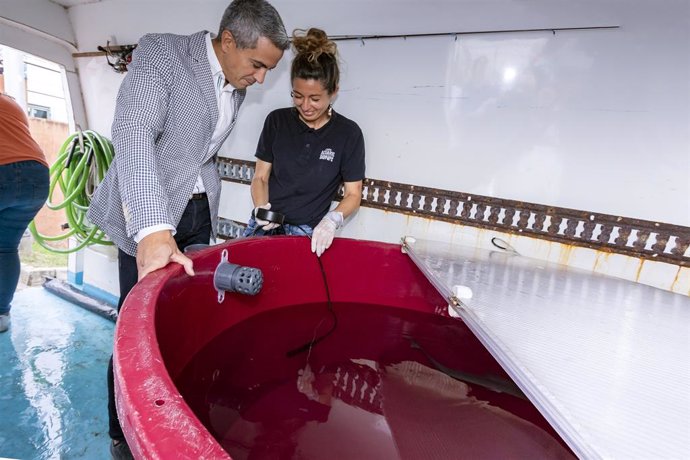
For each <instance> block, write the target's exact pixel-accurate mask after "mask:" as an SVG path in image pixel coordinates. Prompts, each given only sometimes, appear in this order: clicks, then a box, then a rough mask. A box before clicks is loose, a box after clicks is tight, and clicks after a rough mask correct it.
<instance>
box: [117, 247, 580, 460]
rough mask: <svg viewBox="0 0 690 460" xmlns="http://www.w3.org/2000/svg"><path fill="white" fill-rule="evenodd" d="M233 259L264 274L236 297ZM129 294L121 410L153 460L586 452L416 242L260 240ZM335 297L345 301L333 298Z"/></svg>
mask: <svg viewBox="0 0 690 460" xmlns="http://www.w3.org/2000/svg"><path fill="white" fill-rule="evenodd" d="M223 250H227V254H228V259H229V261H230V262H231V263H234V264H237V265H240V266H247V267H255V268H258V269H260V270H261V271H262V273H263V286H262V288H261V290H260V292H259V293H258V294H256V295H244V294H239V293H236V292H228V293H226V294H225V296H224V299H223V301H222V302H219V295H218V292H217V291H216V289H215V288H214V283H213V275H214V271H215V270H216V267H217V266H218V264H219V263H220V262H221V254H222V252H223ZM191 257H192V258H193V260H194V268H195V271H196V276H194V277H189V276H187V275H186V274H185V273H184V271H183V270H182V268H181V267H180V266H175V265H173V266H170V267H168V268H166V269H164V270H160V271H158V272H155V273H153V274H151V275H149V276H148V277H146V279H145V280H143V281H142V282H141V283H139V284H138V285H137V286H136V287H135V288H134V289H133V290H132V292H131V294H130V295H129V297H128V298H127V300H126V302H125V304H124V307H123V310H122V312H121V315H120V318H119V320H118V324H117V329H116V334H115V354H114V359H115V369H116V371H115V385H116V395H117V405H118V414H119V416H120V420H121V423H122V426H123V429H124V432H125V435H126V437H127V441H128V443H129V445H130V446H131V448H132V451H133V453H134V455H135V456H136V457H137V458H145V459H171V458H176V459H179V458H189V459H223V458H235V459H245V458H302V459H319V458H328V459H332V458H352V459H362V458H377V459H381V458H404V459H416V458H419V459H431V458H438V459H441V458H444V459H445V458H466V457H479V458H499V457H500V458H572V453H571V451H570V450H569V449H568V447H567V446H566V445H565V444H564V442H563V441H562V440H561V438H559V437H558V435H557V434H556V433H555V432H554V430H553V429H552V428H551V427H550V425H549V424H548V423H547V422H546V420H545V419H544V418H543V417H542V416H541V415H540V413H539V412H538V411H537V410H536V408H535V407H534V406H533V405H532V404H531V403H530V402H529V401H528V400H527V399H526V398H525V397H524V395H523V394H522V393H521V391H520V389H519V388H518V387H517V386H516V385H515V384H514V383H513V381H512V380H511V379H510V378H509V376H508V375H507V374H506V373H505V372H504V371H503V369H502V368H501V366H499V364H498V363H497V362H496V361H495V360H494V359H493V358H492V356H491V354H490V353H489V352H487V350H486V349H484V347H483V346H482V345H481V343H480V342H479V341H478V340H477V339H476V338H475V336H474V335H473V334H472V332H471V331H470V330H469V329H468V328H467V327H466V325H465V324H464V323H463V322H462V320H460V319H458V318H454V317H451V316H450V315H449V314H448V305H447V302H446V300H444V298H443V297H441V295H440V294H439V293H438V292H437V291H436V290H435V289H434V287H433V286H432V285H431V284H430V283H429V281H428V280H427V279H426V278H425V277H424V275H423V274H422V273H421V271H419V270H418V269H417V267H416V266H415V265H414V264H413V263H412V261H411V260H410V259H409V258H408V257H407V256H406V255H405V254H403V253H402V252H401V249H400V246H397V245H392V244H383V243H375V242H367V241H355V240H348V239H337V240H336V241H335V242H334V244H333V246H332V247H331V248H330V249H329V250H328V251H327V252H326V253H325V254H324V255H323V256H322V257H321V265H320V264H319V259H317V258H316V256H315V255H314V254H312V253H311V251H310V248H309V241H308V239H307V238H305V237H287V236H285V237H270V238H250V239H242V240H235V241H231V242H228V243H225V244H222V245H218V246H212V247H209V248H207V249H205V250H202V251H199V252H195V253H192V255H191ZM329 297H330V301H329Z"/></svg>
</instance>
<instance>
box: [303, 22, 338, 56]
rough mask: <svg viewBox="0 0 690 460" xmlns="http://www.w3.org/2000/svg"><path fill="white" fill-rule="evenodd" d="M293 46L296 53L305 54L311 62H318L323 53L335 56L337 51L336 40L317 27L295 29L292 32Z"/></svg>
mask: <svg viewBox="0 0 690 460" xmlns="http://www.w3.org/2000/svg"><path fill="white" fill-rule="evenodd" d="M292 46H293V48H294V49H295V54H297V55H300V54H301V55H305V56H306V58H307V60H308V61H309V62H316V61H317V60H318V59H319V56H321V55H322V54H330V55H331V56H332V57H335V56H336V53H337V46H336V44H335V42H334V41H333V40H330V39H329V38H328V35H326V32H324V31H323V30H321V29H317V28H315V27H312V28H310V29H309V30H307V31H305V30H304V29H295V31H294V32H293V33H292Z"/></svg>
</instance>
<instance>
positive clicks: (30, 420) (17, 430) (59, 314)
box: [0, 287, 114, 460]
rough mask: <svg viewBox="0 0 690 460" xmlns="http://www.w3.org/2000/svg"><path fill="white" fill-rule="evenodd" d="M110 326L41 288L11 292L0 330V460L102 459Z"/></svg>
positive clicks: (105, 437)
mask: <svg viewBox="0 0 690 460" xmlns="http://www.w3.org/2000/svg"><path fill="white" fill-rule="evenodd" d="M113 328H114V324H113V323H112V322H111V321H108V320H106V319H104V318H101V317H100V316H97V315H96V314H94V313H91V312H88V311H86V310H84V309H82V308H80V307H77V306H75V305H73V304H71V303H69V302H67V301H65V300H62V299H60V298H58V297H56V296H54V295H52V294H51V293H49V292H47V291H45V290H44V289H43V288H42V287H37V288H27V289H24V290H20V291H18V292H17V293H16V294H15V298H14V301H13V302H12V326H11V328H10V330H9V331H7V332H5V333H2V334H0V457H7V458H16V459H65V460H66V459H107V458H110V455H109V453H108V435H107V409H106V405H107V403H106V401H107V388H106V368H107V365H108V358H109V357H110V353H111V351H112V335H113Z"/></svg>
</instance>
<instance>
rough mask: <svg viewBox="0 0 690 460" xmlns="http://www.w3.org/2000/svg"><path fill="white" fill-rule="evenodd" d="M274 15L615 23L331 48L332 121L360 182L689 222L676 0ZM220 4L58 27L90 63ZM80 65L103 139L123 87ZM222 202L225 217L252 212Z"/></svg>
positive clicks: (448, 24) (486, 24)
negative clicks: (93, 54) (336, 78)
mask: <svg viewBox="0 0 690 460" xmlns="http://www.w3.org/2000/svg"><path fill="white" fill-rule="evenodd" d="M274 4H275V6H276V7H277V8H278V10H279V11H281V13H282V15H283V17H284V20H285V22H286V26H287V28H288V29H289V30H292V29H293V28H295V27H308V26H311V25H315V26H319V27H322V28H324V29H325V30H326V31H327V32H329V33H330V34H334V35H341V34H399V33H410V34H412V33H424V32H444V31H448V32H450V31H468V30H469V31H479V30H493V29H518V28H520V29H521V28H549V27H554V28H555V27H577V26H598V25H619V26H620V28H619V29H614V30H599V31H569V32H558V33H556V34H555V35H554V34H552V33H550V32H546V33H544V32H532V33H506V34H496V35H462V36H459V37H458V39H457V40H454V38H453V37H432V38H409V39H407V40H404V39H386V40H366V41H365V42H364V44H362V43H361V42H359V41H350V42H339V48H340V51H341V58H342V63H343V67H342V69H343V76H342V82H341V92H340V95H339V98H338V100H337V102H336V108H337V110H339V111H341V112H342V113H343V114H345V115H347V116H349V117H351V118H353V119H354V120H356V121H357V122H358V123H359V124H360V126H361V127H362V129H363V130H364V132H365V137H366V142H367V175H368V176H369V177H373V178H379V179H388V180H392V181H396V182H405V183H413V184H419V185H425V186H430V187H437V188H444V189H450V190H457V191H463V192H470V193H478V194H483V195H490V196H496V197H500V198H510V199H516V200H524V201H529V202H536V203H542V204H549V205H556V206H563V207H569V208H575V209H583V210H587V211H595V212H602V213H609V214H619V215H623V216H628V217H637V218H643V219H649V220H657V221H662V222H669V223H675V224H680V225H690V185H689V183H690V180H689V178H690V87H689V86H688V85H689V82H690V32H689V31H690V7H689V2H688V1H687V0H665V1H664V2H663V3H661V4H660V3H659V2H657V1H655V0H628V1H620V0H602V1H596V2H595V1H578V2H573V1H569V0H568V1H567V0H548V1H547V0H533V1H529V2H525V1H518V0H495V1H482V2H479V1H454V2H450V1H438V0H436V1H431V2H412V1H397V0H387V1H368V2H364V1H356V2H352V1H351V2H340V1H338V2H336V1H323V0H321V1H304V0H302V1H295V0H290V1H288V0H275V1H274ZM226 5H227V3H226V2H225V1H223V2H219V1H206V2H194V3H193V4H192V3H191V2H181V1H169V2H157V1H149V2H134V1H115V2H114V1H107V0H106V1H103V2H98V3H92V4H87V5H83V6H77V7H73V8H71V9H70V10H69V15H70V19H71V21H72V23H73V24H74V26H75V31H76V37H77V41H78V43H79V48H80V51H93V50H95V49H96V47H97V46H98V45H99V44H101V45H102V44H105V41H106V40H107V39H109V38H111V37H114V38H115V40H116V41H117V43H119V44H127V43H134V42H136V40H137V39H138V37H139V36H140V35H142V34H143V33H146V32H149V31H157V32H163V31H173V32H178V33H191V32H194V31H196V30H200V29H204V28H205V29H210V30H215V29H216V27H217V23H218V20H219V18H220V15H221V13H222V11H223V9H224V8H225V6H226ZM162 8H164V9H165V13H166V14H165V15H161V14H160V12H161V9H162ZM126 11H130V12H134V11H136V14H127V17H126V21H125V23H126V27H122V26H121V25H120V22H119V21H117V20H115V18H117V17H121V16H122V15H123V14H124V13H125V12H126ZM192 13H193V14H192ZM289 57H290V56H289V55H288V56H287V58H286V59H284V60H283V61H282V62H281V64H280V65H279V67H278V68H277V69H276V70H275V71H273V72H272V74H271V75H269V77H268V80H267V83H266V84H265V85H264V86H263V87H257V88H251V89H250V91H249V94H248V97H247V99H246V102H245V105H244V106H243V108H242V115H241V117H240V121H239V124H238V126H237V130H236V132H235V133H233V135H232V136H231V139H230V141H229V142H228V143H227V145H226V146H225V148H224V150H223V154H224V155H227V156H233V157H239V158H246V159H250V158H252V157H253V153H254V148H255V145H256V140H257V138H258V135H259V132H260V129H261V125H262V122H263V118H264V117H265V115H266V114H267V113H268V112H269V111H270V110H271V109H273V108H275V107H278V106H286V105H288V104H289V103H290V99H289V90H290V88H289V81H288V76H287V70H288V64H289ZM78 61H79V66H80V73H81V78H82V85H83V87H84V94H85V99H86V103H87V112H88V114H89V120H90V126H91V127H92V128H94V129H96V130H99V131H102V132H104V133H106V134H109V131H110V130H109V125H110V121H111V119H112V108H113V101H114V97H115V94H116V91H117V84H118V83H119V81H120V80H121V78H122V77H121V76H120V75H117V74H115V73H114V72H112V70H111V69H110V68H109V67H107V66H106V65H105V60H104V59H103V58H82V59H79V60H78ZM226 195H227V193H226ZM224 199H225V200H227V201H230V203H226V204H225V206H224V209H226V212H227V213H232V214H235V212H233V211H231V210H229V209H228V207H232V206H235V204H236V205H237V206H239V207H240V208H241V210H242V213H243V212H244V208H245V207H247V208H248V207H249V204H248V203H244V202H242V203H237V202H236V201H235V200H233V197H231V196H225V197H224ZM243 201H244V200H243Z"/></svg>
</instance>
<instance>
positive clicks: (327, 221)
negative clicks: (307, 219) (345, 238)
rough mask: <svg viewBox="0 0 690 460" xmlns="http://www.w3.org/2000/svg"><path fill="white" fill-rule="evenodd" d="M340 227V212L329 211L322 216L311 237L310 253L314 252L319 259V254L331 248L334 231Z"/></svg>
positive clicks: (341, 217)
mask: <svg viewBox="0 0 690 460" xmlns="http://www.w3.org/2000/svg"><path fill="white" fill-rule="evenodd" d="M342 225H343V213H342V212H340V211H331V212H329V213H328V214H326V215H325V216H323V219H321V222H319V225H317V226H316V228H315V229H314V233H313V234H312V235H311V252H315V253H316V255H317V256H319V257H321V254H323V253H324V251H325V250H326V249H328V248H330V247H331V243H333V238H334V237H335V231H336V230H337V229H339V228H340V227H342Z"/></svg>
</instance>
